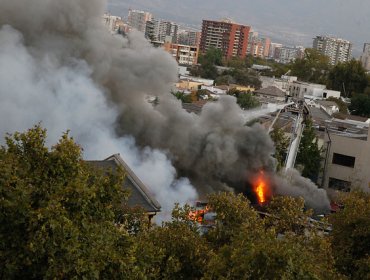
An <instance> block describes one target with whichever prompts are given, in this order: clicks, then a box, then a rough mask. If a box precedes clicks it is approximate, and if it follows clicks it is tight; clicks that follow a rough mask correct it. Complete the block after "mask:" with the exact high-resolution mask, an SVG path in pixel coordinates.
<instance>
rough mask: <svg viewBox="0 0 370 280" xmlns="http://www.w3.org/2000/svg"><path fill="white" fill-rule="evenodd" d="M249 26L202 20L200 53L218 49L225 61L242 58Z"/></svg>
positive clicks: (227, 21) (244, 54)
mask: <svg viewBox="0 0 370 280" xmlns="http://www.w3.org/2000/svg"><path fill="white" fill-rule="evenodd" d="M250 29H251V28H250V26H246V25H240V24H236V23H233V22H232V21H230V20H222V21H213V20H203V24H202V35H201V40H200V52H202V53H205V52H207V50H209V49H210V48H216V49H220V50H221V51H222V54H223V56H224V57H225V58H226V59H230V58H231V57H240V58H244V57H245V56H246V53H247V46H248V36H249V31H250Z"/></svg>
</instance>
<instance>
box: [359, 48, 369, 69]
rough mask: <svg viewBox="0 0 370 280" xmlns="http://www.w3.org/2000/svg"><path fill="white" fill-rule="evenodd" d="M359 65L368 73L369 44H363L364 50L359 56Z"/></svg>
mask: <svg viewBox="0 0 370 280" xmlns="http://www.w3.org/2000/svg"><path fill="white" fill-rule="evenodd" d="M361 64H362V66H363V67H364V68H365V69H366V70H367V71H370V43H365V44H364V49H363V52H362V55H361Z"/></svg>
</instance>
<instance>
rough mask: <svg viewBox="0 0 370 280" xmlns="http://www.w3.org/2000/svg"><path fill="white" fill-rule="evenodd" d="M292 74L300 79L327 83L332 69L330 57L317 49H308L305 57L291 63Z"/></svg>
mask: <svg viewBox="0 0 370 280" xmlns="http://www.w3.org/2000/svg"><path fill="white" fill-rule="evenodd" d="M289 67H290V70H291V74H292V75H293V76H297V77H298V79H299V80H302V81H305V82H313V83H318V84H326V82H327V74H328V71H329V70H330V63H329V58H328V57H327V56H325V55H323V54H321V53H320V52H318V51H317V50H314V49H306V50H305V53H304V57H303V58H298V59H296V60H295V61H294V62H292V63H291V64H290V65H289Z"/></svg>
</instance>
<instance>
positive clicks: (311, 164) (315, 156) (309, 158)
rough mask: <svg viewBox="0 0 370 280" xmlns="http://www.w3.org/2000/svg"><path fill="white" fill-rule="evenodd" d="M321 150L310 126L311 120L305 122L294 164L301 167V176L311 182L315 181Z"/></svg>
mask: <svg viewBox="0 0 370 280" xmlns="http://www.w3.org/2000/svg"><path fill="white" fill-rule="evenodd" d="M320 163H321V150H320V149H319V146H318V138H317V136H316V134H315V129H314V128H313V126H312V120H311V119H307V120H306V121H305V128H304V130H303V134H302V138H301V142H300V144H299V150H298V155H297V161H296V164H301V165H302V166H303V171H302V175H303V176H304V177H307V178H310V179H311V180H312V181H313V182H316V181H317V177H318V174H319V171H320Z"/></svg>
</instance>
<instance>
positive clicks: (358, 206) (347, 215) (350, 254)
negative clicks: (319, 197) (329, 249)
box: [329, 191, 370, 280]
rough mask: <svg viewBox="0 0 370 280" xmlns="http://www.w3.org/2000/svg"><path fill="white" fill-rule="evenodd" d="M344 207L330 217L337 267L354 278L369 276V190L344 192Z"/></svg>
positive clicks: (342, 200)
mask: <svg viewBox="0 0 370 280" xmlns="http://www.w3.org/2000/svg"><path fill="white" fill-rule="evenodd" d="M340 203H341V204H342V205H343V209H342V210H340V211H338V212H337V213H335V214H333V215H332V216H330V217H329V221H330V222H331V223H332V225H333V232H332V246H333V254H334V257H335V260H336V266H337V268H338V270H339V271H340V272H342V273H344V274H345V275H347V276H349V277H351V279H358V280H360V279H370V194H369V193H365V192H362V191H355V192H352V193H348V194H343V195H342V197H341V199H340Z"/></svg>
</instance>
